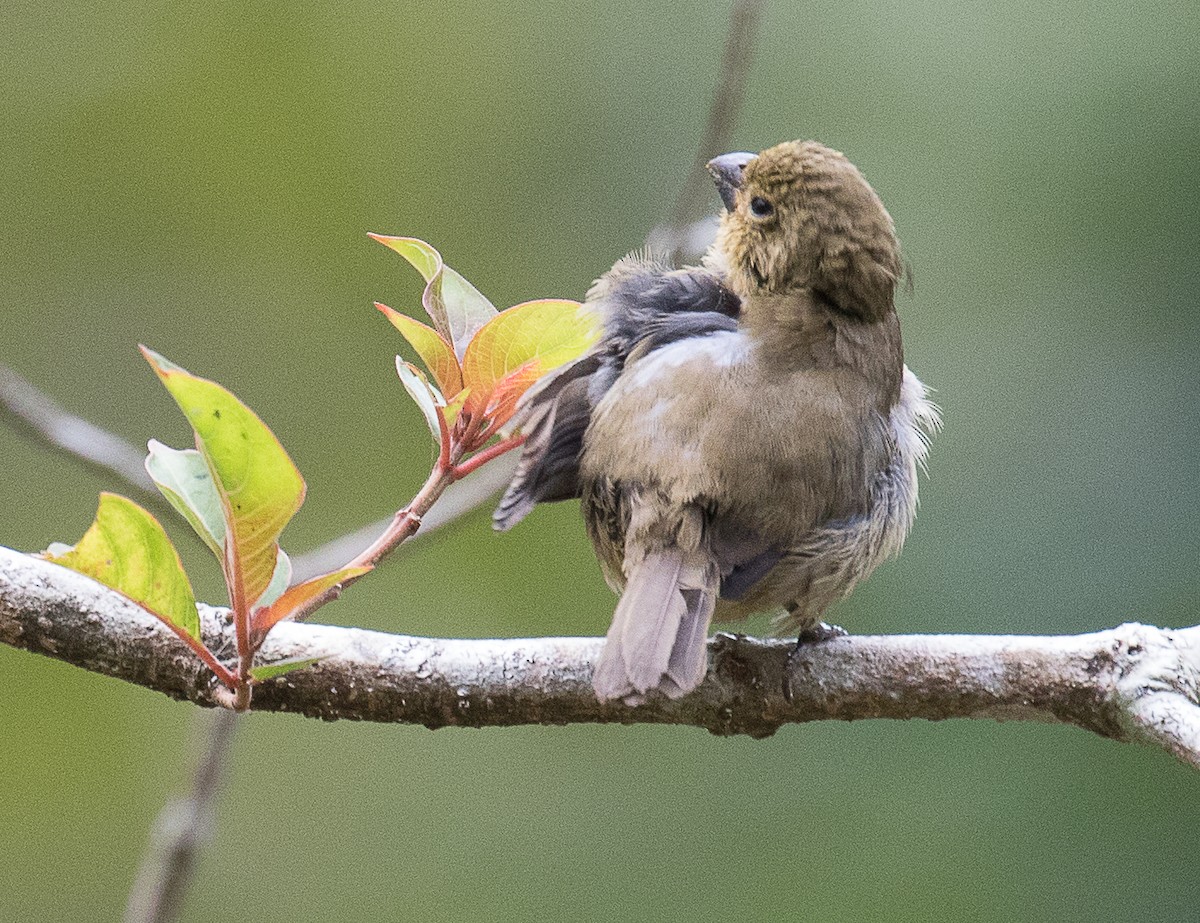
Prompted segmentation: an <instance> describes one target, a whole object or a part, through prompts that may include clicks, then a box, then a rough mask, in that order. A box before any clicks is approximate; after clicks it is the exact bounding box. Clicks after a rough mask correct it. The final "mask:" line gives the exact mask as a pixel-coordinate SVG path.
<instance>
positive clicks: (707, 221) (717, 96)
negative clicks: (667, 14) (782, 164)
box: [646, 0, 766, 262]
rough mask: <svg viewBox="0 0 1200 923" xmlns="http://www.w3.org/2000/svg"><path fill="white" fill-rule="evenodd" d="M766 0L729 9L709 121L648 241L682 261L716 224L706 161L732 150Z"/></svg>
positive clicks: (739, 2) (698, 250)
mask: <svg viewBox="0 0 1200 923" xmlns="http://www.w3.org/2000/svg"><path fill="white" fill-rule="evenodd" d="M765 6H766V2H765V0H736V2H734V4H733V7H732V9H731V10H730V15H729V31H728V32H727V33H726V36H725V50H724V51H723V52H722V54H721V67H720V72H719V76H718V77H717V86H716V90H715V92H714V93H713V99H712V105H711V106H710V107H709V110H708V121H707V122H706V123H705V126H704V133H703V134H702V135H701V136H700V144H699V146H698V147H697V148H696V153H695V156H694V157H693V159H692V166H691V169H690V170H689V171H688V173H687V179H686V180H685V181H684V184H683V186H682V188H681V189H680V190H679V196H678V197H677V198H676V200H675V206H674V208H673V209H672V210H671V212H670V217H669V219H668V220H667V222H666V223H665V224H660V225H658V226H657V227H655V228H654V229H653V230H652V231H651V232H650V234H649V236H648V237H647V238H646V245H647V246H648V247H649V248H650V249H652V250H654V251H655V252H658V253H662V254H665V255H666V256H667V257H668V258H669V259H671V260H674V261H676V262H679V261H686V260H692V259H695V258H696V257H698V256H699V255H700V254H702V253H703V252H704V250H705V249H706V248H707V246H708V244H709V243H710V242H711V240H712V235H713V233H714V232H715V230H716V222H715V220H713V218H712V208H711V207H710V203H712V202H713V201H714V199H713V193H712V184H711V181H710V179H709V176H708V171H707V170H706V169H705V164H707V163H708V161H709V160H711V159H712V158H713V157H716V156H717V155H718V154H724V153H726V152H727V151H728V150H729V145H730V143H731V139H732V138H733V129H734V127H735V126H736V125H737V119H738V114H739V113H740V112H741V108H742V103H743V101H744V99H745V96H746V81H747V76H748V74H749V73H750V62H751V60H752V58H753V54H754V45H755V42H756V39H757V35H758V26H759V23H760V21H761V20H762V13H763V9H764V7H765Z"/></svg>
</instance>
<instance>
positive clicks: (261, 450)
mask: <svg viewBox="0 0 1200 923" xmlns="http://www.w3.org/2000/svg"><path fill="white" fill-rule="evenodd" d="M142 353H143V355H145V357H146V360H147V361H148V362H149V363H150V365H151V366H152V367H153V368H154V371H155V372H156V373H157V374H158V377H159V378H160V379H161V380H162V383H163V384H164V385H165V386H166V387H167V390H168V391H170V392H171V396H172V397H174V398H175V402H176V403H177V404H178V405H179V408H180V409H181V410H182V411H183V413H184V416H186V417H187V418H188V422H189V423H191V424H192V429H193V430H194V431H195V434H196V448H197V449H199V450H200V452H201V454H202V455H203V456H204V458H205V461H207V463H208V468H209V470H210V471H211V472H212V475H213V481H214V484H215V485H216V488H217V492H218V494H219V495H220V497H221V502H222V506H223V508H224V513H225V526H226V536H227V537H226V543H225V544H226V548H225V560H224V562H223V565H224V568H225V578H226V582H227V583H228V584H229V592H230V599H231V601H232V603H233V605H234V607H235V608H237V607H239V606H241V607H244V611H249V606H250V605H251V604H252V603H253V602H254V600H256V599H258V598H259V597H260V596H262V594H263V592H264V591H265V590H266V589H267V586H268V585H269V584H270V582H271V578H272V576H273V575H274V573H275V567H276V562H277V557H278V555H277V552H278V547H279V546H278V541H279V534H280V533H281V532H282V531H283V528H284V526H286V525H287V524H288V522H289V521H290V520H291V518H292V517H293V516H294V515H295V514H296V511H297V510H298V509H299V508H300V504H301V503H303V502H304V479H303V478H301V477H300V472H299V471H297V470H296V466H295V465H294V464H292V460H291V459H290V458H289V457H288V454H287V452H285V451H284V449H283V446H281V445H280V444H279V440H278V439H276V438H275V434H274V433H272V432H271V431H270V430H269V429H268V428H267V426H266V424H264V423H263V422H262V420H260V419H259V418H258V417H257V416H256V415H255V414H254V412H253V411H252V410H250V408H248V407H247V406H246V405H245V404H243V403H242V402H241V401H239V400H238V399H237V398H236V397H235V396H234V395H233V394H231V393H230V392H229V391H227V390H226V389H225V388H223V387H221V386H220V385H218V384H216V383H215V382H212V381H208V380H207V379H204V378H199V377H197V376H195V375H192V374H191V373H190V372H188V371H187V370H186V369H183V368H181V367H179V366H177V365H175V364H174V363H172V362H170V361H168V360H167V359H165V358H163V357H162V356H160V355H158V354H157V353H155V352H153V351H152V350H149V349H146V348H145V347H142Z"/></svg>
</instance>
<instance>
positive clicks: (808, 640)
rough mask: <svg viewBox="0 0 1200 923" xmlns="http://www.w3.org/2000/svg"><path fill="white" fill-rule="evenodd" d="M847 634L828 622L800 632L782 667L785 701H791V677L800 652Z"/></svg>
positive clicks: (811, 626)
mask: <svg viewBox="0 0 1200 923" xmlns="http://www.w3.org/2000/svg"><path fill="white" fill-rule="evenodd" d="M849 634H850V632H848V631H846V629H844V628H843V627H842V626H841V625H830V624H829V623H828V622H817V623H816V624H815V625H809V626H808V627H806V628H804V629H803V630H802V631H801V632H800V634H799V636H798V637H797V638H796V646H795V647H793V648H792V652H791V653H790V654H788V658H787V663H785V664H784V667H783V697H784V699H785V700H786V701H788V702H791V701H792V696H793V692H792V676H793V675H794V674H795V673H796V672H797V669H796V660H797V658H798V657H799V656H800V652H801V651H803V650H804V648H805V647H807V646H809V645H811V644H820V643H821V642H822V641H832V640H833V639H834V638H844V637H846V636H847V635H849Z"/></svg>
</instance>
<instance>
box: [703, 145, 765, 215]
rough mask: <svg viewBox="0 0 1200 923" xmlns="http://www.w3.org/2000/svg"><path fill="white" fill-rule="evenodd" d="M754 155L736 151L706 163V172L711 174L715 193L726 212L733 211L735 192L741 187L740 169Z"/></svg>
mask: <svg viewBox="0 0 1200 923" xmlns="http://www.w3.org/2000/svg"><path fill="white" fill-rule="evenodd" d="M755 156H757V155H755V154H747V153H746V152H745V151H738V152H737V153H734V154H722V155H721V156H720V157H714V158H713V159H712V160H710V161H709V162H708V172H709V173H710V174H712V178H713V182H715V183H716V184H717V192H719V193H720V194H721V201H722V202H724V203H725V209H726V211H733V207H734V200H735V199H736V198H737V191H738V189H740V188H741V185H742V169H743V168H744V167H745V166H746V164H748V163H749V162H750V161H752V160H753V159H754V158H755Z"/></svg>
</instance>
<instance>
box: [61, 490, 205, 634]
mask: <svg viewBox="0 0 1200 923" xmlns="http://www.w3.org/2000/svg"><path fill="white" fill-rule="evenodd" d="M48 560H50V561H53V562H54V563H55V564H61V565H62V566H63V567H69V568H70V569H71V570H74V571H78V572H79V573H81V574H86V575H87V576H89V577H91V578H92V579H93V580H97V581H99V582H100V583H103V584H104V585H105V586H107V587H110V588H111V589H114V590H116V591H117V592H118V593H120V594H122V595H123V596H126V597H128V598H129V599H131V600H133V602H135V603H137V604H138V605H139V606H141V607H142V608H143V609H145V610H146V611H147V612H149V613H150V614H151V615H154V616H157V617H158V618H159V619H161V620H162V621H163V622H165V623H166V624H167V625H169V626H170V627H171V628H172V629H174V630H175V632H176V633H177V634H179V635H181V636H184V637H186V638H190V639H192V640H193V641H195V642H199V641H200V617H199V615H197V614H196V598H195V596H193V595H192V585H191V584H190V583H189V582H188V578H187V574H185V573H184V572H183V565H182V564H181V563H180V561H179V554H178V553H177V552H176V551H175V547H174V546H173V545H172V544H171V540H170V539H169V538H167V534H166V533H165V532H164V531H163V528H162V526H160V525H159V524H158V520H156V519H155V518H154V517H153V516H151V515H150V514H149V513H148V512H146V511H145V510H144V509H142V508H141V507H140V506H138V505H137V504H136V503H134V502H133V501H132V500H129V499H127V498H125V497H121V496H118V495H117V494H109V493H103V494H101V495H100V505H99V506H98V507H97V509H96V519H95V521H94V522H93V523H92V525H91V527H90V528H88V530H87V532H85V533H84V535H83V538H81V539H80V540H79V542H78V544H76V545H75V547H74V548H72V549H70V550H69V551H66V552H64V553H62V554H55V555H49V556H48Z"/></svg>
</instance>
